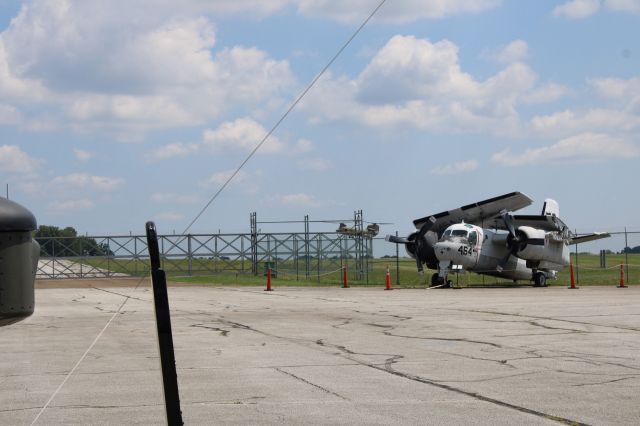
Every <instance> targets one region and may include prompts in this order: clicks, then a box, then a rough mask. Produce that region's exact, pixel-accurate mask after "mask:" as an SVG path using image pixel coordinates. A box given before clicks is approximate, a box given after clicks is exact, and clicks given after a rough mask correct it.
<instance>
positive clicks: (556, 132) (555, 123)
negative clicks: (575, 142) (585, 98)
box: [531, 108, 640, 137]
mask: <svg viewBox="0 0 640 426" xmlns="http://www.w3.org/2000/svg"><path fill="white" fill-rule="evenodd" d="M639 127H640V116H637V115H632V114H630V113H628V112H625V111H619V110H616V109H606V108H594V109H590V110H587V111H585V112H578V113H576V112H573V111H571V110H565V111H561V112H557V113H554V114H551V115H544V116H535V117H533V118H532V119H531V128H532V130H534V131H536V132H538V133H540V134H542V135H545V136H550V137H562V136H568V135H571V134H576V133H578V132H585V131H589V132H630V131H633V130H635V129H637V128H639Z"/></svg>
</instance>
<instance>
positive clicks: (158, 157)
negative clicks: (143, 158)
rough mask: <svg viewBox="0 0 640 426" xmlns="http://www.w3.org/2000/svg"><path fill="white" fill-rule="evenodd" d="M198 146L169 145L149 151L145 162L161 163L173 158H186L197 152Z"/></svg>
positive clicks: (180, 143) (186, 144)
mask: <svg viewBox="0 0 640 426" xmlns="http://www.w3.org/2000/svg"><path fill="white" fill-rule="evenodd" d="M198 150H199V146H198V145H197V144H194V143H182V142H176V143H170V144H168V145H164V146H161V147H158V148H155V149H154V150H153V151H150V152H149V153H148V154H147V161H162V160H169V159H173V158H182V157H187V156H189V155H191V154H194V153H196V152H198Z"/></svg>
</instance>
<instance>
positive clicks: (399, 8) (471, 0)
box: [295, 0, 500, 23]
mask: <svg viewBox="0 0 640 426" xmlns="http://www.w3.org/2000/svg"><path fill="white" fill-rule="evenodd" d="M295 3H297V4H298V11H299V12H300V13H301V14H303V15H305V16H310V17H322V18H328V19H332V20H336V21H339V22H344V23H356V22H358V23H359V22H362V21H363V20H364V19H365V18H366V17H367V16H368V15H369V14H370V13H371V12H372V11H373V8H374V7H375V6H376V5H377V4H378V3H380V2H379V0H351V1H331V0H295ZM498 4H500V0H447V1H442V0H394V1H390V2H389V1H388V2H387V3H385V4H384V5H383V6H382V8H381V9H380V11H379V13H378V15H377V16H376V17H375V19H376V20H377V21H384V22H393V23H407V22H414V21H416V20H419V19H424V18H430V19H437V18H444V17H446V16H451V15H456V14H461V13H477V12H481V11H484V10H488V9H491V8H494V7H496V6H497V5H498Z"/></svg>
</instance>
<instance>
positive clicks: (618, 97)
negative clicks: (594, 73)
mask: <svg viewBox="0 0 640 426" xmlns="http://www.w3.org/2000/svg"><path fill="white" fill-rule="evenodd" d="M588 83H589V84H590V85H591V86H593V87H594V88H595V90H596V92H597V93H598V95H600V96H601V97H603V98H605V99H609V100H614V101H619V102H621V104H622V105H623V106H624V107H628V106H634V107H636V108H637V109H638V111H639V112H640V77H633V78H629V79H622V78H595V79H591V80H588Z"/></svg>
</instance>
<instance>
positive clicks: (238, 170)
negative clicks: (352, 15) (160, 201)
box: [182, 0, 386, 235]
mask: <svg viewBox="0 0 640 426" xmlns="http://www.w3.org/2000/svg"><path fill="white" fill-rule="evenodd" d="M385 2H386V0H382V1H381V2H380V3H378V5H377V6H376V7H375V9H373V11H372V12H371V13H370V14H369V16H367V18H366V19H365V20H364V21H363V22H362V24H360V26H359V27H358V28H357V29H356V31H355V32H354V33H353V34H352V35H351V37H349V39H348V40H347V41H346V42H345V43H344V44H343V45H342V47H340V49H338V51H337V52H336V53H335V55H333V57H332V58H331V60H329V62H327V64H326V65H325V66H324V67H323V68H322V70H321V71H320V72H319V73H318V75H316V76H315V78H314V79H313V80H312V81H311V83H309V84H308V85H307V87H306V88H305V89H304V90H303V91H302V93H301V94H300V95H298V97H297V98H296V99H295V101H293V103H292V104H291V105H290V106H289V108H288V109H287V110H286V111H285V113H284V114H283V115H282V116H281V117H280V119H279V120H278V121H276V123H275V124H274V125H273V126H272V127H271V129H270V130H269V131H268V132H267V134H266V135H265V136H264V137H263V138H262V139H261V140H260V142H259V143H258V144H257V145H256V146H255V147H254V148H253V150H252V151H251V152H250V153H249V155H247V157H246V158H245V159H244V161H242V163H240V165H239V166H238V167H236V169H235V170H234V172H233V173H232V174H231V175H230V176H229V177H228V178H227V180H226V181H225V182H224V183H223V184H222V186H221V187H220V188H219V189H218V191H216V193H215V194H213V196H212V197H211V198H210V199H209V201H208V202H207V203H206V204H205V205H204V207H203V208H202V209H201V210H200V211H199V212H198V214H197V215H196V217H195V218H194V219H193V220H192V221H191V222H190V223H189V225H187V227H186V228H185V230H184V231H183V232H182V234H183V235H184V234H186V233H187V232H189V230H190V229H191V227H192V226H193V225H194V224H195V223H196V222H197V221H198V219H200V217H201V216H202V215H203V214H204V212H205V211H207V209H208V208H209V206H210V205H211V204H212V203H213V202H214V201H215V200H216V199H217V198H218V196H219V195H220V194H221V193H222V191H224V189H225V188H226V187H227V186H228V185H229V183H230V182H231V181H232V180H233V179H234V178H235V177H236V175H237V174H238V173H239V172H240V170H242V168H243V167H244V166H245V164H247V162H249V160H250V159H251V158H252V157H253V155H254V154H255V153H256V152H257V151H258V150H259V149H260V148H261V147H262V145H264V143H265V142H266V141H267V140H268V139H269V137H270V136H271V135H272V134H273V132H275V130H276V129H277V128H278V127H279V126H280V124H281V123H282V122H283V121H284V120H285V119H286V118H287V116H288V115H289V113H291V111H293V109H294V108H295V107H296V106H297V105H298V103H300V101H301V100H302V99H303V98H304V97H305V95H306V94H307V93H308V92H309V90H311V88H312V87H313V86H314V85H315V84H316V82H317V81H318V80H319V79H320V77H322V76H323V75H324V73H325V72H326V71H327V70H328V69H329V67H330V66H331V65H333V63H334V62H335V60H336V59H338V56H340V54H341V53H342V52H343V51H344V50H345V49H346V48H347V46H349V44H351V42H352V41H353V39H354V38H356V36H357V35H358V34H359V33H360V31H362V29H363V28H364V27H365V25H367V23H368V22H369V21H370V20H371V19H372V18H373V16H374V15H375V14H376V13H377V12H378V10H380V8H381V7H382V5H383V4H384V3H385Z"/></svg>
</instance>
